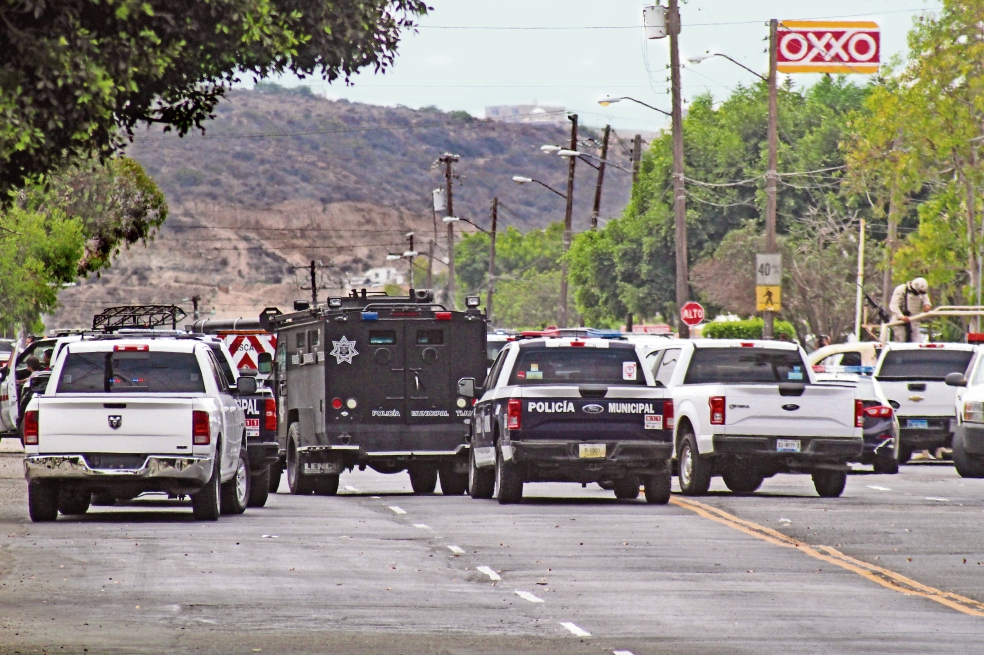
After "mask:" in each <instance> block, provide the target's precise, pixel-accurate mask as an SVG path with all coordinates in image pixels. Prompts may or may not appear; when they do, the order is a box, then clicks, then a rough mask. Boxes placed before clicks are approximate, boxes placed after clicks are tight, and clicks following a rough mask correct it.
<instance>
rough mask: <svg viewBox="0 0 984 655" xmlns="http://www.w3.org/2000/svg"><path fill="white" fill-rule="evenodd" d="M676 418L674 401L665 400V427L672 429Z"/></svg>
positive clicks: (665, 428)
mask: <svg viewBox="0 0 984 655" xmlns="http://www.w3.org/2000/svg"><path fill="white" fill-rule="evenodd" d="M675 420H676V419H675V418H674V416H673V401H672V400H664V401H663V429H664V430H672V429H673V424H674V422H675Z"/></svg>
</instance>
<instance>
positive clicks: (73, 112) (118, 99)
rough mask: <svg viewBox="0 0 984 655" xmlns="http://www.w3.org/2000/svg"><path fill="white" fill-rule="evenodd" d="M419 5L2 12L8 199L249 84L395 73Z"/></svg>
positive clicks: (144, 0) (203, 110) (54, 4)
mask: <svg viewBox="0 0 984 655" xmlns="http://www.w3.org/2000/svg"><path fill="white" fill-rule="evenodd" d="M426 11H427V6H426V4H425V3H424V2H423V1H422V0H338V1H336V2H331V3H326V2H320V1H317V0H211V1H210V2H202V1H201V0H115V1H113V2H103V1H101V0H49V1H48V2H6V3H3V5H2V6H0V18H2V19H3V20H2V22H0V43H2V44H3V53H4V56H3V59H2V60H0V196H4V195H6V192H8V191H10V190H12V189H18V188H20V187H22V186H23V185H24V183H25V181H26V180H28V179H31V178H34V177H36V176H38V175H43V174H46V173H48V172H49V171H52V170H55V169H59V168H62V167H64V166H65V165H67V164H70V163H72V162H74V161H77V160H78V159H80V158H81V159H86V158H88V157H89V156H90V155H93V154H98V155H100V156H105V155H108V154H110V153H112V152H114V151H116V150H118V149H120V148H122V146H123V145H124V144H125V143H126V138H127V136H128V135H130V134H132V131H133V129H134V128H135V127H137V126H139V125H141V124H161V125H164V126H165V127H166V128H167V129H170V128H172V127H173V128H174V129H176V130H177V131H178V132H179V133H181V134H184V133H186V132H188V131H189V130H191V129H193V128H194V127H196V126H198V127H200V126H201V123H202V121H204V120H206V119H207V118H209V117H210V116H211V112H212V110H213V109H214V107H215V105H216V103H217V102H218V100H219V99H220V98H221V96H222V95H223V94H224V93H225V91H226V90H227V89H228V88H230V86H231V85H232V83H233V82H235V81H237V80H238V79H239V77H240V76H241V75H252V76H254V77H255V78H262V77H266V76H268V75H276V74H280V73H286V72H290V73H293V74H296V75H297V76H299V77H306V76H309V75H315V74H320V75H321V76H323V77H324V78H325V79H327V80H329V81H331V80H335V79H338V78H340V77H343V78H346V79H347V78H348V77H349V76H350V75H351V74H353V73H355V72H356V71H358V70H360V69H362V68H366V67H369V68H373V69H375V70H376V71H377V72H379V71H381V70H382V69H384V68H387V67H389V66H390V65H391V64H392V62H393V59H394V57H395V50H396V46H397V43H398V40H399V37H400V34H401V32H402V31H403V30H405V29H408V28H410V27H412V20H413V19H414V18H416V17H417V16H419V15H422V14H424V13H426Z"/></svg>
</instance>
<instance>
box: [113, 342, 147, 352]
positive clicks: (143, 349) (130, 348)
mask: <svg viewBox="0 0 984 655" xmlns="http://www.w3.org/2000/svg"><path fill="white" fill-rule="evenodd" d="M113 350H114V351H115V352H118V353H119V352H127V353H128V352H140V353H145V352H147V351H149V350H150V346H148V345H147V344H145V343H144V344H140V345H137V346H113Z"/></svg>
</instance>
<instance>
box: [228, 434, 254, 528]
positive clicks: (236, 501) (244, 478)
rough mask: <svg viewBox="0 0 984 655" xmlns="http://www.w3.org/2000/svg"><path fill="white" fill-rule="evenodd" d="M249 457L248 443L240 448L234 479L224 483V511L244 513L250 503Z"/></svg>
mask: <svg viewBox="0 0 984 655" xmlns="http://www.w3.org/2000/svg"><path fill="white" fill-rule="evenodd" d="M250 482H251V480H250V475H249V457H248V456H247V455H246V445H245V444H243V445H242V446H240V448H239V459H238V460H237V461H236V473H235V475H233V476H232V479H231V480H229V481H228V482H224V483H223V484H222V513H223V514H242V513H243V512H245V511H246V505H247V503H249V495H250V493H251V491H250Z"/></svg>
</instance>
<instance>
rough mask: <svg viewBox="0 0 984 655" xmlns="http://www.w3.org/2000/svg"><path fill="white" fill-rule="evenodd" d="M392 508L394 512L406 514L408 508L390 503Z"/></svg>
mask: <svg viewBox="0 0 984 655" xmlns="http://www.w3.org/2000/svg"><path fill="white" fill-rule="evenodd" d="M390 509H391V510H393V513H394V514H406V513H407V512H406V510H404V509H401V508H399V507H397V506H396V505H390Z"/></svg>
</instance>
